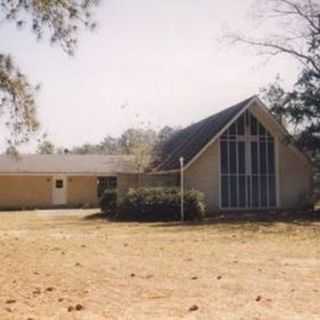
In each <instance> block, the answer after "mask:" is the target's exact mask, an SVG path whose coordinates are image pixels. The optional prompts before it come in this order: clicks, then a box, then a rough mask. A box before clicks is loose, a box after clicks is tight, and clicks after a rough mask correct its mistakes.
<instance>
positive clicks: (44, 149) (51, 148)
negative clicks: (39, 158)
mask: <svg viewBox="0 0 320 320" xmlns="http://www.w3.org/2000/svg"><path fill="white" fill-rule="evenodd" d="M37 153H39V154H54V153H56V147H55V145H54V144H53V143H52V142H51V141H49V140H43V141H41V142H40V143H39V144H38V147H37Z"/></svg>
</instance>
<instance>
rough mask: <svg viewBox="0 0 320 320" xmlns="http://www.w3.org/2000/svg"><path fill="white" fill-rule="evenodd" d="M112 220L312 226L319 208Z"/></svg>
mask: <svg viewBox="0 0 320 320" xmlns="http://www.w3.org/2000/svg"><path fill="white" fill-rule="evenodd" d="M84 219H85V220H105V221H108V220H109V219H108V217H107V216H106V215H105V214H104V213H101V212H97V213H94V214H91V215H88V216H86V217H85V218H84ZM110 221H112V222H119V223H120V222H127V223H128V222H141V223H143V222H146V223H147V222H157V223H153V224H152V227H155V228H157V227H177V226H181V227H188V226H205V225H252V224H256V225H261V226H272V225H273V224H274V223H279V222H283V223H291V224H294V225H301V226H308V225H310V226H314V223H315V222H320V209H318V210H314V211H311V210H310V211H299V212H296V211H295V212H293V211H290V212H236V213H235V212H232V213H223V214H217V215H216V216H213V217H209V218H206V219H204V220H202V221H185V222H181V221H116V220H114V219H112V220H110Z"/></svg>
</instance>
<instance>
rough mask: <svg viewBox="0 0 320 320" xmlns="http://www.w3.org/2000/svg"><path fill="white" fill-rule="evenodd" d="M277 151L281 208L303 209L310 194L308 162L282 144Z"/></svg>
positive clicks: (310, 181) (310, 180)
mask: <svg viewBox="0 0 320 320" xmlns="http://www.w3.org/2000/svg"><path fill="white" fill-rule="evenodd" d="M278 151H279V189H280V199H279V200H280V206H281V207H282V208H298V207H303V206H305V205H307V204H308V200H309V201H310V197H311V193H312V167H311V164H310V163H309V161H307V160H306V159H305V158H304V157H302V156H301V155H299V154H297V152H295V151H294V150H292V148H290V147H289V146H287V145H285V144H284V143H283V142H280V143H279V144H278Z"/></svg>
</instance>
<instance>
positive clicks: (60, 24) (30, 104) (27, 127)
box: [0, 0, 97, 146]
mask: <svg viewBox="0 0 320 320" xmlns="http://www.w3.org/2000/svg"><path fill="white" fill-rule="evenodd" d="M96 4H97V2H96V1H95V0H32V1H31V0H0V21H1V22H2V23H3V22H4V21H7V22H13V23H15V24H16V26H17V27H18V28H24V27H29V28H30V30H31V31H32V32H33V33H34V34H35V36H36V38H37V39H42V38H44V37H47V38H48V39H49V41H50V42H51V43H53V44H54V43H57V44H58V45H59V46H60V47H61V48H62V49H63V50H64V51H65V52H66V53H67V54H69V55H72V54H73V53H74V50H75V49H76V46H77V40H78V37H79V33H80V30H81V29H85V28H86V29H90V30H91V29H93V28H94V27H95V22H94V20H93V18H92V11H93V8H94V7H95V5H96ZM36 89H37V88H36V87H34V86H32V84H31V83H30V81H29V80H28V78H27V77H26V75H24V74H23V73H22V72H21V71H20V70H19V68H18V67H17V65H16V64H15V63H14V61H13V59H12V58H11V57H10V55H8V54H0V116H1V118H0V119H1V120H2V121H1V122H2V123H3V124H4V125H5V127H6V128H7V129H8V132H9V137H8V138H7V142H8V143H9V146H10V145H12V146H17V145H18V144H20V143H23V142H26V141H28V140H29V139H30V137H31V136H32V134H34V133H35V132H36V131H37V129H38V128H39V121H38V119H37V113H36V107H37V104H36V100H35V91H36Z"/></svg>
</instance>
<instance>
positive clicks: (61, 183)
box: [56, 179, 63, 189]
mask: <svg viewBox="0 0 320 320" xmlns="http://www.w3.org/2000/svg"><path fill="white" fill-rule="evenodd" d="M62 188H63V180H62V179H58V180H56V189H62Z"/></svg>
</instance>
